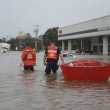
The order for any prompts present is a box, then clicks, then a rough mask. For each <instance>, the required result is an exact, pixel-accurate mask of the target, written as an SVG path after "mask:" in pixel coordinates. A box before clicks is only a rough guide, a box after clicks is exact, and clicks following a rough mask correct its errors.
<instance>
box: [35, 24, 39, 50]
mask: <svg viewBox="0 0 110 110" xmlns="http://www.w3.org/2000/svg"><path fill="white" fill-rule="evenodd" d="M35 27H36V29H34V32H35V49H36V51H37V39H38V32H39V26H38V25H35Z"/></svg>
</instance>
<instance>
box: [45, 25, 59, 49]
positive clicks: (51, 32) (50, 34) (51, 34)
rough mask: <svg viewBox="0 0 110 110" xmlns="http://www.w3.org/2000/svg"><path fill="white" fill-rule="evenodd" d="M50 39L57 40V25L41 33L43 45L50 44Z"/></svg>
mask: <svg viewBox="0 0 110 110" xmlns="http://www.w3.org/2000/svg"><path fill="white" fill-rule="evenodd" d="M51 40H54V41H56V42H57V41H58V27H54V28H50V29H48V30H47V31H46V32H45V34H44V35H43V43H44V46H45V47H47V46H48V45H49V44H50V41H51Z"/></svg>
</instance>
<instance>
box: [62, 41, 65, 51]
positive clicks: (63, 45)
mask: <svg viewBox="0 0 110 110" xmlns="http://www.w3.org/2000/svg"><path fill="white" fill-rule="evenodd" d="M64 47H65V42H64V41H62V52H64V50H65V49H64Z"/></svg>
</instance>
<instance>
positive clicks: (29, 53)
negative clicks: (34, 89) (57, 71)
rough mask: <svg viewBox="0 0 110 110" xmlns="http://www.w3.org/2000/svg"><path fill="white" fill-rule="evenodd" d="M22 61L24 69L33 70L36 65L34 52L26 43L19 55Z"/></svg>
mask: <svg viewBox="0 0 110 110" xmlns="http://www.w3.org/2000/svg"><path fill="white" fill-rule="evenodd" d="M21 58H22V61H23V63H24V70H31V71H34V67H33V66H35V65H36V52H35V51H33V50H32V48H31V47H30V45H29V44H26V47H25V49H24V50H23V52H22V55H21Z"/></svg>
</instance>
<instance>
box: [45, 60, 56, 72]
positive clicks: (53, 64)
mask: <svg viewBox="0 0 110 110" xmlns="http://www.w3.org/2000/svg"><path fill="white" fill-rule="evenodd" d="M57 69H58V66H57V62H53V61H50V62H47V65H46V69H45V72H46V74H51V70H52V72H53V73H56V72H57Z"/></svg>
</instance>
